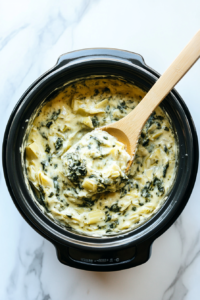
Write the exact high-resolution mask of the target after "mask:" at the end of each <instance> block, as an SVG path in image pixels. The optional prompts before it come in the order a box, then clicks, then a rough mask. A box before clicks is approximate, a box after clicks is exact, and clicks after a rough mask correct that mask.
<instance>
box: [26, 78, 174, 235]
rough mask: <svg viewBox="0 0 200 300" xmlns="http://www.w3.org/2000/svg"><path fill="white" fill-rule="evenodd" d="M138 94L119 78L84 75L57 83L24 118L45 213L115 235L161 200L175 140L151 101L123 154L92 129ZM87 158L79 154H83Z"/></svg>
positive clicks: (30, 168)
mask: <svg viewBox="0 0 200 300" xmlns="http://www.w3.org/2000/svg"><path fill="white" fill-rule="evenodd" d="M144 95H145V92H144V91H142V90H141V89H139V88H138V87H136V86H134V85H133V84H131V83H128V82H125V81H123V80H119V79H114V78H113V79H112V78H110V79H106V78H102V79H97V78H96V79H87V80H81V81H77V82H76V83H72V84H69V85H67V86H65V87H63V88H62V90H60V91H59V93H57V95H55V96H54V97H53V99H51V100H50V101H48V102H46V103H45V104H44V105H43V106H42V108H41V109H40V111H39V112H38V113H37V116H36V117H35V118H34V120H33V122H32V123H31V124H29V125H30V126H29V128H30V130H29V132H28V138H27V141H26V145H25V146H26V168H27V177H28V180H29V182H30V184H31V187H33V189H34V191H35V192H36V195H37V199H38V201H39V202H40V204H41V205H43V207H45V211H46V213H47V214H48V215H49V216H50V217H51V218H53V219H54V220H55V221H56V222H58V223H59V224H61V225H63V226H66V227H68V228H72V229H74V230H76V231H78V232H79V233H82V234H90V235H94V236H103V235H109V234H119V233H122V232H125V231H127V230H130V229H133V228H135V227H138V226H140V225H141V224H142V223H144V222H145V221H147V220H148V219H149V218H150V217H151V216H152V215H153V214H154V213H155V212H156V211H157V210H158V209H159V208H160V206H161V205H162V204H163V202H164V199H166V196H167V193H168V192H169V191H170V188H171V187H172V185H173V181H174V177H175V173H176V155H177V143H176V140H175V133H174V130H173V127H172V125H171V123H170V120H169V118H168V116H167V115H166V114H165V113H164V111H163V110H162V109H161V108H160V107H158V108H157V109H156V110H155V112H154V113H153V114H152V115H151V116H150V118H149V119H148V121H147V123H146V124H145V126H144V128H143V130H142V133H141V137H140V139H139V144H138V149H137V152H136V155H135V159H134V161H133V164H132V166H131V168H130V170H129V173H127V174H126V173H125V169H126V167H127V162H128V161H129V159H130V156H129V155H128V153H127V152H126V151H125V149H124V145H123V144H121V143H119V142H118V141H117V140H116V139H115V138H114V137H111V136H110V135H109V134H108V133H106V132H103V131H100V130H95V129H97V128H98V127H102V126H105V125H107V124H110V123H112V122H116V121H118V120H120V119H121V118H123V117H124V116H126V115H127V114H128V113H130V112H131V110H132V109H134V108H135V106H136V105H137V104H138V103H139V102H140V100H141V99H142V98H143V97H144ZM85 158H86V159H85Z"/></svg>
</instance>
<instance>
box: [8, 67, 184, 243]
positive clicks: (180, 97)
mask: <svg viewBox="0 0 200 300" xmlns="http://www.w3.org/2000/svg"><path fill="white" fill-rule="evenodd" d="M136 67H137V68H138V66H136ZM62 68H65V67H62ZM53 71H54V70H53V69H51V72H50V74H51V73H52V72H53ZM143 71H144V70H143ZM151 75H152V74H151ZM46 76H47V75H46ZM46 76H44V77H43V78H46ZM40 81H41V79H40V80H39V81H38V82H37V83H39V82H40ZM31 89H32V88H31ZM27 94H28V93H27ZM179 98H181V97H179ZM24 99H25V96H24V97H23V96H22V98H21V101H19V102H20V104H21V102H22V101H23V100H24ZM177 100H178V102H179V99H177ZM181 100H182V99H181ZM20 104H19V105H20ZM19 105H18V106H17V108H18V107H19ZM17 108H16V110H17ZM13 116H14V115H13ZM11 118H12V117H11ZM10 124H11V122H10ZM8 127H9V124H8ZM5 134H6V133H5ZM3 157H4V154H3ZM4 172H5V168H4ZM14 202H15V201H14ZM186 202H187V201H186ZM17 208H18V207H17ZM18 209H19V208H18ZM180 213H181V212H180ZM23 216H24V215H23ZM26 217H27V216H26ZM34 228H35V227H34ZM159 235H160V234H159ZM45 237H46V235H45Z"/></svg>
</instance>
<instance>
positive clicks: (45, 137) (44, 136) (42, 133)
mask: <svg viewBox="0 0 200 300" xmlns="http://www.w3.org/2000/svg"><path fill="white" fill-rule="evenodd" d="M40 134H41V136H42V137H43V139H45V140H48V137H47V135H46V133H45V132H40Z"/></svg>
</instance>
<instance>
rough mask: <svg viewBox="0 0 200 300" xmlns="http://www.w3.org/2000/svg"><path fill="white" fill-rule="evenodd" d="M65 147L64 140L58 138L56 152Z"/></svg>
mask: <svg viewBox="0 0 200 300" xmlns="http://www.w3.org/2000/svg"><path fill="white" fill-rule="evenodd" d="M62 146H63V139H62V138H58V139H57V141H56V142H55V148H56V150H58V149H60V148H61V147H62Z"/></svg>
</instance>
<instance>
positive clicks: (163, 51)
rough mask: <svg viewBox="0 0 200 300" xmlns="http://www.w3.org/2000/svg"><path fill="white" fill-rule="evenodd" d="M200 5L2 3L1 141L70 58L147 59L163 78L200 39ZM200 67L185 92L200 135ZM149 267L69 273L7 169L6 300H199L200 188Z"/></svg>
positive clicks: (1, 219)
mask: <svg viewBox="0 0 200 300" xmlns="http://www.w3.org/2000/svg"><path fill="white" fill-rule="evenodd" d="M199 16H200V2H199V1H198V0H190V1H181V0H168V1H159V0H152V1H148V0H140V1H131V0H123V1H120V0H94V1H90V0H73V1H70V0H57V1H54V0H42V1H39V0H34V1H33V0H18V1H15V0H7V1H1V3H0V83H1V84H0V103H1V106H0V120H1V130H0V139H1V141H2V139H3V133H4V129H5V126H6V123H7V120H8V117H9V115H10V113H11V111H12V109H13V107H14V105H15V103H16V102H17V101H18V99H19V97H20V96H21V94H22V93H23V92H24V90H25V89H26V88H27V87H28V86H29V85H30V84H31V83H32V82H33V81H34V80H35V79H36V78H37V77H39V76H40V75H41V74H42V73H43V72H45V71H46V70H47V69H49V68H50V67H51V66H53V65H54V64H55V62H56V60H57V58H58V56H59V55H60V54H62V53H65V52H68V51H72V50H76V49H82V48H89V47H112V48H121V49H126V50H130V51H134V52H138V53H140V54H142V55H143V56H144V58H145V61H146V62H147V64H148V65H150V66H151V67H152V68H154V69H156V70H157V71H158V72H160V73H162V72H164V70H165V69H166V68H167V66H168V65H169V64H170V63H171V62H172V60H173V59H174V58H175V57H176V55H177V54H178V53H179V52H180V51H181V49H182V48H183V47H184V46H185V44H186V43H187V42H188V41H189V40H190V38H191V37H192V36H193V35H194V33H195V32H196V31H197V30H198V29H200V18H199ZM199 78H200V61H198V62H197V63H196V65H195V66H194V67H193V68H192V69H191V70H190V72H189V73H188V74H187V75H186V76H185V77H184V78H183V79H182V81H181V82H180V83H179V84H178V85H177V90H178V91H179V93H180V94H181V95H182V97H183V99H184V100H185V102H186V103H187V105H188V107H189V109H190V111H191V114H192V116H193V118H194V122H195V124H196V128H197V131H198V134H200V118H199V111H200V96H199V83H200V81H199ZM199 179H200V178H199V175H198V177H197V181H196V185H195V188H194V190H193V193H192V195H191V198H190V201H189V203H188V204H187V206H186V208H185V209H184V211H183V213H182V214H181V216H180V217H179V218H178V220H177V221H176V222H175V224H174V225H173V226H172V227H171V228H170V229H169V230H168V231H167V232H165V233H164V234H163V235H162V236H161V237H159V238H158V239H157V240H156V241H155V242H154V244H153V249H152V256H151V258H150V260H149V261H148V262H147V263H146V264H144V265H142V266H139V267H136V268H132V269H130V270H125V271H120V272H112V273H97V272H86V271H80V270H76V269H73V268H70V267H67V266H64V265H62V264H60V263H59V262H58V260H57V258H56V253H55V249H54V247H53V245H52V244H50V243H49V242H48V241H47V240H45V239H43V238H42V237H41V236H40V235H38V234H37V233H36V232H35V231H34V230H33V229H32V228H31V227H30V226H29V225H28V224H27V223H26V222H25V221H24V220H23V219H22V217H21V215H20V214H19V213H18V211H17V209H16V208H15V206H14V204H13V202H12V200H11V198H10V195H9V193H8V191H7V188H6V184H5V181H4V176H3V172H2V166H1V167H0V191H1V197H0V202H1V209H0V238H1V246H0V299H1V300H19V299H20V300H64V299H71V300H78V299H96V300H99V299H115V300H117V299H121V298H124V299H137V300H161V299H162V300H183V299H184V300H199V299H200V284H199V283H200V201H199V195H200V184H199Z"/></svg>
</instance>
